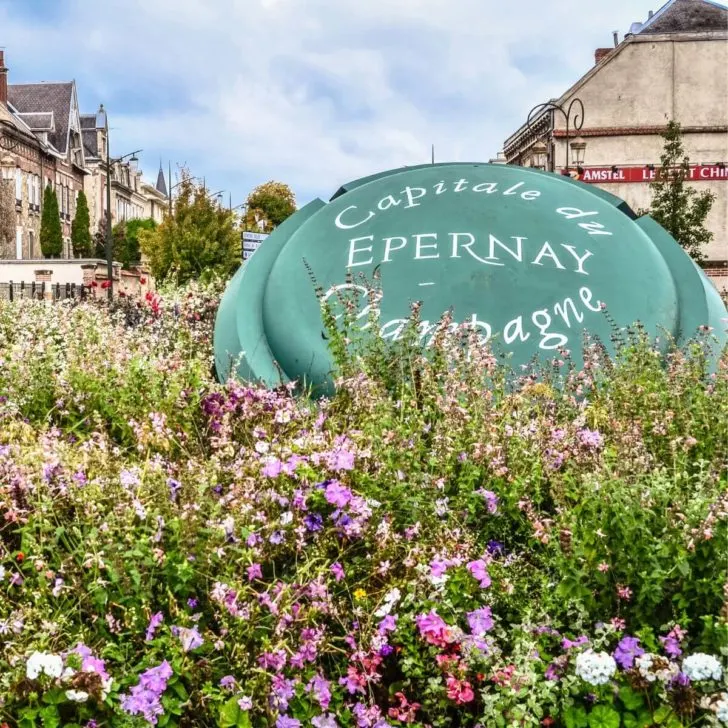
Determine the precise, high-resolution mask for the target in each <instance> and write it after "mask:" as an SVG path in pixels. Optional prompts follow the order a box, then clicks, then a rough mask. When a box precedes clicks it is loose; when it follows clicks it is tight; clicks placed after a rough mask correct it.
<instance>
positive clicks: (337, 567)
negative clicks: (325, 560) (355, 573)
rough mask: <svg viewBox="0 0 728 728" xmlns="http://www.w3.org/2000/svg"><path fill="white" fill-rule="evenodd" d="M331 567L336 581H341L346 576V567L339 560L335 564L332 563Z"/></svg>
mask: <svg viewBox="0 0 728 728" xmlns="http://www.w3.org/2000/svg"><path fill="white" fill-rule="evenodd" d="M330 568H331V573H332V574H333V575H334V577H335V579H336V581H341V580H342V579H343V578H344V577H345V574H344V567H343V566H342V565H341V564H340V563H339V562H338V561H337V562H336V563H335V564H331V567H330Z"/></svg>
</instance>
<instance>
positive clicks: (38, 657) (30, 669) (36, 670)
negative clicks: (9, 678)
mask: <svg viewBox="0 0 728 728" xmlns="http://www.w3.org/2000/svg"><path fill="white" fill-rule="evenodd" d="M62 672H63V660H62V658H61V657H60V655H52V654H50V653H49V652H34V653H33V654H32V655H31V656H30V657H29V658H28V662H27V664H26V666H25V674H26V676H27V677H28V679H29V680H35V679H36V678H37V677H38V676H39V675H41V674H42V673H45V674H46V675H48V676H49V677H60V676H61V673H62Z"/></svg>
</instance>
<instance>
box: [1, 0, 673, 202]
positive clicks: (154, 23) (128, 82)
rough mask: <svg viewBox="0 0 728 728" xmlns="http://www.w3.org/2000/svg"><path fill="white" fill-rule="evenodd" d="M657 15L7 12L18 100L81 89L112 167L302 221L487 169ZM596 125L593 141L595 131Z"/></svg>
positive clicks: (205, 9)
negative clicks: (31, 87) (136, 159)
mask: <svg viewBox="0 0 728 728" xmlns="http://www.w3.org/2000/svg"><path fill="white" fill-rule="evenodd" d="M661 4H662V3H661V0H654V1H653V0H517V1H513V0H510V1H509V0H0V47H4V48H5V64H6V66H8V68H9V69H10V71H9V78H8V80H9V83H28V82H34V81H66V80H70V79H75V80H76V84H77V90H78V97H79V103H80V106H81V111H82V113H92V112H95V111H96V109H98V106H99V104H100V103H103V104H104V106H105V107H106V109H107V111H108V114H109V123H110V126H111V132H110V134H111V136H110V139H111V153H112V155H114V156H117V155H121V154H125V153H127V152H130V151H133V150H135V149H138V148H141V149H143V152H142V154H141V155H140V164H141V167H142V169H143V170H144V173H145V177H147V178H148V179H151V180H156V176H157V171H158V169H159V164H160V160H161V161H162V164H163V166H164V169H165V170H166V169H167V167H168V163H170V162H171V164H172V174H173V177H175V179H176V170H177V169H178V168H179V166H180V165H184V166H186V167H188V168H189V170H190V172H191V174H193V175H195V176H198V177H204V178H205V182H206V185H207V187H208V188H209V189H210V191H211V192H215V191H217V190H224V193H223V194H224V199H225V202H226V203H227V202H228V199H229V197H231V198H232V204H233V205H238V204H241V203H242V202H244V200H245V198H246V197H247V195H248V193H249V191H250V190H251V189H252V188H253V187H254V186H255V185H257V184H260V183H262V182H265V181H267V180H270V179H275V180H279V181H282V182H286V183H288V184H289V185H290V186H291V187H292V189H293V191H294V192H295V193H296V197H297V200H298V202H299V204H305V203H306V202H308V201H310V200H311V199H313V198H314V197H321V198H322V199H324V200H325V199H328V198H329V197H330V196H331V195H332V194H333V193H334V192H335V191H336V190H337V189H338V187H339V186H340V185H341V184H343V183H344V182H347V181H349V180H353V179H356V178H358V177H362V176H364V175H368V174H372V173H375V172H379V171H382V170H386V169H391V168H394V167H401V166H403V165H410V164H421V163H423V162H429V161H430V150H431V145H432V144H434V145H435V158H436V161H438V162H450V161H460V162H462V161H474V162H475V161H479V162H485V161H488V160H489V159H491V158H493V157H495V156H496V154H497V153H498V151H500V150H501V149H502V144H503V141H504V139H505V138H506V137H507V136H508V135H509V134H510V133H511V132H513V131H515V129H516V128H518V127H519V126H520V125H521V124H522V123H523V122H524V121H525V118H526V116H527V114H528V111H529V109H530V108H531V107H532V106H534V105H535V104H537V103H540V102H542V101H546V100H547V99H549V98H551V97H557V96H559V95H560V94H561V93H562V92H563V91H565V90H566V89H567V88H568V87H569V86H571V85H572V84H573V83H574V82H575V81H577V80H578V79H579V78H580V77H581V76H582V75H583V74H584V73H585V72H586V71H587V70H588V69H589V68H590V67H591V66H592V65H593V63H594V50H595V49H596V48H597V47H609V46H611V45H612V43H613V42H612V31H614V30H618V31H619V34H620V39H621V38H622V37H624V34H625V33H626V32H627V31H628V30H629V27H630V25H631V24H632V23H633V22H635V21H644V20H645V19H646V18H647V14H648V11H649V10H655V11H657V10H658V9H659V7H660V5H661ZM588 113H589V112H588V109H587V110H586V122H585V123H586V125H587V126H588V123H589V120H588Z"/></svg>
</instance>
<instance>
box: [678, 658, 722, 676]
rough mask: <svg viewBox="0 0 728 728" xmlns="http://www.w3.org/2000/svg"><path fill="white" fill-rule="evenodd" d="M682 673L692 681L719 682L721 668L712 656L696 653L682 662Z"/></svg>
mask: <svg viewBox="0 0 728 728" xmlns="http://www.w3.org/2000/svg"><path fill="white" fill-rule="evenodd" d="M682 669H683V672H684V673H685V674H686V675H687V676H688V677H689V678H690V679H691V680H692V681H693V682H697V681H699V680H720V678H721V676H722V675H723V668H722V667H721V665H720V662H718V660H717V659H716V658H715V657H713V655H706V654H704V653H702V652H696V653H695V654H694V655H689V656H688V657H686V658H685V659H684V660H683V664H682Z"/></svg>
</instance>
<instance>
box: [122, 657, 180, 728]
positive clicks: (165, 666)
mask: <svg viewBox="0 0 728 728" xmlns="http://www.w3.org/2000/svg"><path fill="white" fill-rule="evenodd" d="M172 674H173V673H172V667H171V666H170V664H169V663H168V662H167V661H166V660H165V661H164V662H162V663H161V664H159V665H157V666H156V667H150V668H149V669H148V670H145V671H144V672H143V673H142V674H141V675H140V676H139V683H138V684H137V685H135V686H134V687H133V688H132V689H131V694H128V695H122V696H121V708H122V710H123V711H124V712H126V713H129V715H141V716H143V717H144V719H145V720H146V721H147V723H150V724H151V725H157V719H158V718H159V716H160V715H164V708H163V707H162V703H161V697H162V693H163V692H164V691H165V690H166V689H167V680H169V678H170V677H172Z"/></svg>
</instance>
